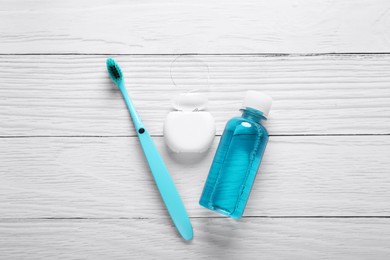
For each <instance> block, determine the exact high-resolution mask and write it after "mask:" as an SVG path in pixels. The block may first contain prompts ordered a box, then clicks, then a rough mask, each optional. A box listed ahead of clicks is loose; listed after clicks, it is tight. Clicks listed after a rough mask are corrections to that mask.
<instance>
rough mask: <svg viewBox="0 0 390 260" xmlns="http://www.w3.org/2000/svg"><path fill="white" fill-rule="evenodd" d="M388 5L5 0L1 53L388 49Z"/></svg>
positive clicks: (378, 1) (0, 7) (380, 0)
mask: <svg viewBox="0 0 390 260" xmlns="http://www.w3.org/2000/svg"><path fill="white" fill-rule="evenodd" d="M389 10H390V2H389V1H386V0H375V1H372V0H359V1H331V0H326V1H315V2H313V1H310V0H295V1H289V0H275V1H271V2H270V1H257V0H251V1H245V3H243V2H239V1H234V0H230V1H209V0H202V1H196V2H194V1H181V0H169V1H164V2H161V1H157V0H154V1H124V0H123V1H121V0H117V1H109V0H100V1H92V0H91V1H82V2H80V1H76V0H71V1H69V0H68V1H66V3H63V2H58V1H49V0H46V1H25V2H20V1H13V0H7V1H1V4H0V12H1V20H2V22H1V24H0V39H1V41H0V53H121V54H124V53H131V54H134V53H143V54H146V53H148V54H156V53H277V52H278V53H280V52H281V53H319V52H322V53H323V52H389V51H390V47H389V46H390V44H389V43H390V30H388V28H389V27H390V12H389ZM21 18H22V19H21Z"/></svg>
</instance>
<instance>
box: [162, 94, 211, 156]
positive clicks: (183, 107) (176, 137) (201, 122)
mask: <svg viewBox="0 0 390 260" xmlns="http://www.w3.org/2000/svg"><path fill="white" fill-rule="evenodd" d="M206 104H207V97H206V95H205V94H201V93H181V94H178V95H176V96H175V97H174V98H173V99H172V105H173V108H174V109H175V110H176V111H172V112H170V113H169V114H168V115H167V117H166V119H165V122H164V137H165V142H166V144H167V146H168V147H169V149H171V150H172V152H174V153H188V154H190V153H203V152H206V151H207V150H208V148H209V147H210V145H211V143H212V142H213V139H214V136H215V121H214V118H213V116H212V115H211V114H210V113H209V112H207V111H203V110H204V109H205V108H206Z"/></svg>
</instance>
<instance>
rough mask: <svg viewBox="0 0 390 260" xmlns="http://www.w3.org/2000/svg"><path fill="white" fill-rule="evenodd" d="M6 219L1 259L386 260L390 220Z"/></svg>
mask: <svg viewBox="0 0 390 260" xmlns="http://www.w3.org/2000/svg"><path fill="white" fill-rule="evenodd" d="M192 224H193V226H194V232H195V233H194V235H195V236H194V240H193V241H191V242H190V243H186V242H183V241H182V240H181V239H180V238H179V237H178V235H177V234H176V232H175V230H174V228H173V227H172V226H171V225H170V223H167V222H166V220H165V219H164V220H157V219H156V220H150V219H132V220H127V219H121V220H96V219H95V220H93V219H87V220H1V221H0V252H1V255H2V257H3V258H4V259H27V258H28V259H52V258H55V259H74V258H77V259H108V258H109V259H129V258H130V259H183V258H186V259H187V258H188V259H211V258H212V259H217V258H218V259H219V258H224V259H243V258H245V259H257V258H258V257H259V256H260V255H261V259H372V258H374V259H387V258H388V256H389V254H390V247H389V243H388V241H389V240H390V228H389V226H390V220H389V219H263V218H254V219H243V220H241V221H233V220H231V219H227V218H217V219H208V218H204V219H192Z"/></svg>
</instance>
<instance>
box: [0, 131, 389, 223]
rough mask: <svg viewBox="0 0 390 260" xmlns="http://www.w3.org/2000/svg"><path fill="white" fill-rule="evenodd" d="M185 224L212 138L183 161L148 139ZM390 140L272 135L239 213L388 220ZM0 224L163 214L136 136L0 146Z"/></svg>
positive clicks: (2, 142) (13, 141) (9, 141)
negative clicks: (178, 198) (201, 154)
mask: <svg viewBox="0 0 390 260" xmlns="http://www.w3.org/2000/svg"><path fill="white" fill-rule="evenodd" d="M154 140H155V142H156V144H157V146H158V148H159V150H160V151H161V153H162V156H163V158H164V160H165V162H166V164H167V166H168V169H170V172H171V175H172V177H173V179H174V180H175V182H176V185H177V187H178V189H179V192H180V193H181V195H182V198H183V200H184V202H185V205H186V207H187V209H188V212H189V215H190V216H191V217H210V216H219V215H217V214H216V213H213V212H211V211H209V210H206V209H203V208H201V207H200V206H199V205H198V200H199V197H200V194H201V192H202V189H203V184H204V181H205V179H206V176H207V174H208V170H209V167H210V164H211V161H212V158H213V156H214V153H215V149H216V146H217V143H218V141H219V140H218V138H216V139H215V143H214V145H213V147H212V148H211V150H210V152H209V153H208V154H207V155H206V157H205V158H203V159H202V160H199V161H197V162H192V163H184V162H183V161H178V160H177V158H175V157H174V156H172V155H170V154H169V153H168V151H167V148H166V147H165V145H164V142H163V138H161V137H156V138H154ZM389 154H390V138H389V136H341V137H339V136H337V137H336V136H316V137H309V136H306V137H291V136H289V137H271V139H270V143H269V145H268V147H267V151H266V154H265V156H264V160H263V164H262V166H261V170H260V173H259V175H258V178H257V180H256V184H255V185H254V189H253V191H252V194H251V198H250V200H249V203H248V205H247V209H246V212H245V216H390V204H389V203H388V202H389V200H390V175H389V174H388V170H389V168H390V162H389V160H388V158H389ZM0 158H1V164H0V172H1V182H0V217H1V218H24V217H31V218H48V217H54V218H57V217H102V218H117V217H121V218H122V217H124V218H144V217H148V218H149V217H150V218H161V217H168V216H167V213H166V211H165V208H164V206H163V203H162V202H161V200H160V197H159V194H158V191H157V189H156V187H155V184H154V181H153V179H152V177H151V174H150V173H149V170H148V166H147V164H146V161H145V159H144V157H143V154H142V151H141V149H140V146H139V144H138V140H137V138H134V137H128V138H127V137H122V138H119V137H118V138H113V137H111V138H69V137H68V138H2V139H0Z"/></svg>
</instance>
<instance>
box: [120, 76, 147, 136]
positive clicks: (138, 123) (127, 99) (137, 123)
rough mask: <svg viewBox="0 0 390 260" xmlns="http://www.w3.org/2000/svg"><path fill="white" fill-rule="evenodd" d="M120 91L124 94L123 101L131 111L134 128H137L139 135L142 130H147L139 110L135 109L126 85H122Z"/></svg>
mask: <svg viewBox="0 0 390 260" xmlns="http://www.w3.org/2000/svg"><path fill="white" fill-rule="evenodd" d="M118 87H119V90H120V91H121V93H122V96H123V99H124V100H125V102H126V106H127V108H128V109H129V112H130V116H131V119H132V120H133V123H134V126H135V128H136V131H137V133H138V132H139V131H140V129H145V127H144V124H143V123H142V121H141V118H140V117H139V115H138V113H137V110H136V109H135V107H134V105H133V102H132V101H131V99H130V97H129V94H128V93H127V90H126V87H125V85H124V83H121V84H120V85H119V86H118Z"/></svg>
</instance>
